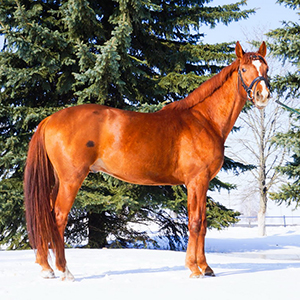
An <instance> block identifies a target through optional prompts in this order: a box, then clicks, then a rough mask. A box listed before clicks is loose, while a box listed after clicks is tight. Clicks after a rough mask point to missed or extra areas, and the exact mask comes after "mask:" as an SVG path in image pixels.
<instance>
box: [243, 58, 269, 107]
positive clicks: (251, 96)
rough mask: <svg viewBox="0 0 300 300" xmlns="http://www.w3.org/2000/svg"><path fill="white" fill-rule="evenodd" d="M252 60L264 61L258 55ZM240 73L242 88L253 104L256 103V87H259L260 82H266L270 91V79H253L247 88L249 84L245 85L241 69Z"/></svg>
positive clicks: (261, 77) (259, 77) (260, 77)
mask: <svg viewBox="0 0 300 300" xmlns="http://www.w3.org/2000/svg"><path fill="white" fill-rule="evenodd" d="M251 58H252V60H260V59H262V57H260V56H257V55H252V56H251ZM262 60H263V59H262ZM238 73H239V78H240V79H241V83H242V86H243V88H244V90H245V91H246V93H247V98H248V100H250V101H251V102H252V103H254V97H255V91H256V87H257V85H258V83H259V82H260V81H264V82H265V84H266V85H267V87H268V89H270V85H269V82H268V79H266V78H265V77H263V76H258V77H256V78H255V79H253V81H252V82H251V84H250V85H249V86H247V84H246V83H245V81H244V79H243V76H242V72H241V70H240V69H239V71H238ZM253 87H254V90H252V89H253Z"/></svg>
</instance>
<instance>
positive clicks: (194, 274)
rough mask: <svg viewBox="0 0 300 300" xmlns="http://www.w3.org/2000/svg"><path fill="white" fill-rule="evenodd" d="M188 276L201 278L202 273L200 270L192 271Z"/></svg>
mask: <svg viewBox="0 0 300 300" xmlns="http://www.w3.org/2000/svg"><path fill="white" fill-rule="evenodd" d="M190 278H203V275H202V274H201V272H200V271H199V272H193V273H192V274H191V275H190Z"/></svg>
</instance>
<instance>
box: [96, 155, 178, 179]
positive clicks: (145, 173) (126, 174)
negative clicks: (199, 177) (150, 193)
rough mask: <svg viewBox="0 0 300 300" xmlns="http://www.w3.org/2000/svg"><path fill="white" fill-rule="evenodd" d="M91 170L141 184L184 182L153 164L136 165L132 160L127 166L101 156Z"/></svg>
mask: <svg viewBox="0 0 300 300" xmlns="http://www.w3.org/2000/svg"><path fill="white" fill-rule="evenodd" d="M90 170H91V172H103V173H106V174H109V175H111V176H113V177H116V178H118V179H120V180H123V181H126V182H130V183H134V184H141V185H178V184H182V182H181V181H180V180H179V179H178V178H176V176H174V174H172V172H166V170H165V169H164V170H160V169H156V168H153V167H151V166H148V167H147V166H145V167H143V168H141V166H137V165H135V163H134V162H132V161H131V163H129V164H128V165H127V166H126V167H124V165H123V164H121V163H120V162H117V161H115V162H110V163H105V162H104V161H103V160H102V159H101V158H98V159H97V160H96V161H95V162H94V164H93V165H91V167H90Z"/></svg>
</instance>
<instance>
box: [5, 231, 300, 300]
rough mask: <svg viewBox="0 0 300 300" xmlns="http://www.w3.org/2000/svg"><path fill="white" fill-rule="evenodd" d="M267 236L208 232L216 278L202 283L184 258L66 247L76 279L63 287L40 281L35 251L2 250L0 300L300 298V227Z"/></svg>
mask: <svg viewBox="0 0 300 300" xmlns="http://www.w3.org/2000/svg"><path fill="white" fill-rule="evenodd" d="M267 230H268V236H267V237H257V235H256V232H257V228H240V227H231V228H229V229H225V230H222V231H220V232H218V231H216V230H211V231H208V233H207V239H206V249H207V260H208V263H209V264H210V266H211V267H212V268H213V270H214V271H215V273H216V277H211V278H210V277H205V278H200V279H189V275H190V271H189V270H187V269H185V267H184V260H185V253H183V252H174V251H165V250H143V249H139V250H137V249H111V250H108V249H99V250H89V249H68V250H66V253H67V260H68V266H69V269H70V270H71V272H72V273H73V274H74V276H75V278H76V280H75V282H62V281H60V280H59V278H58V277H57V278H56V279H50V280H46V279H42V278H41V277H39V272H40V267H39V266H38V265H36V264H35V263H34V259H35V258H34V252H33V251H0V299H1V300H10V299H12V300H16V299H22V300H23V299H24V300H26V299H33V300H35V299H43V300H44V299H52V300H56V299H57V300H60V299H71V300H75V299H143V300H144V299H190V298H191V297H193V298H195V299H213V300H214V299H222V300H226V299H230V300H232V299H233V300H234V299H243V300H245V299H251V300H252V299H256V300H260V299H272V300H277V299H278V300H279V299H280V300H282V299H284V300H285V299H289V300H293V299H300V286H299V285H298V284H299V280H300V227H292V226H291V227H286V228H284V227H268V229H267ZM57 276H59V273H58V272H57Z"/></svg>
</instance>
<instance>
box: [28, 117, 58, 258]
mask: <svg viewBox="0 0 300 300" xmlns="http://www.w3.org/2000/svg"><path fill="white" fill-rule="evenodd" d="M48 120H49V118H46V119H45V120H43V121H42V122H41V123H40V124H39V126H38V129H37V131H36V132H35V133H34V135H33V136H32V139H31V141H30V144H29V150H28V156H27V161H26V167H25V174H24V196H25V209H26V220H27V230H28V236H29V241H30V244H31V246H32V247H33V248H34V249H37V251H38V254H39V256H42V257H47V255H48V254H49V247H51V248H52V249H53V251H54V252H56V250H59V249H61V247H63V240H62V239H61V237H60V235H59V231H58V228H57V224H56V221H55V215H54V203H55V199H56V196H57V192H58V187H59V180H58V177H57V176H56V173H55V170H54V168H53V165H52V163H51V162H50V160H49V158H48V155H47V152H46V148H45V138H44V137H45V127H46V124H47V122H48Z"/></svg>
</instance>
